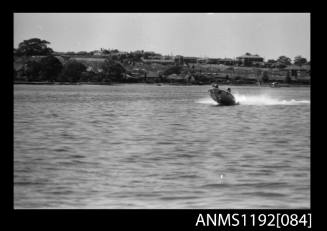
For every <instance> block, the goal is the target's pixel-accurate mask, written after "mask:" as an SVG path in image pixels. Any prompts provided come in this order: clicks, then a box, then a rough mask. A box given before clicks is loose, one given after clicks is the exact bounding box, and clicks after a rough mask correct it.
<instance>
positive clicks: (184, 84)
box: [13, 81, 311, 88]
mask: <svg viewBox="0 0 327 231" xmlns="http://www.w3.org/2000/svg"><path fill="white" fill-rule="evenodd" d="M13 84H14V85H20V84H25V85H113V86H114V85H123V84H135V85H139V84H143V85H156V86H162V85H172V86H202V85H211V83H205V84H204V83H201V84H196V83H163V82H160V83H122V82H112V83H102V82H76V83H71V82H27V81H14V83H13ZM219 85H232V86H257V87H271V85H270V83H265V84H261V85H258V84H249V83H244V84H242V83H228V84H224V83H220V84H219ZM279 87H311V84H297V83H289V84H280V86H279ZM279 87H276V88H279Z"/></svg>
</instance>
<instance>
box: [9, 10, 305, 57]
mask: <svg viewBox="0 0 327 231" xmlns="http://www.w3.org/2000/svg"><path fill="white" fill-rule="evenodd" d="M30 38H41V39H45V40H47V41H49V42H50V44H49V45H48V46H49V47H50V48H52V49H53V50H54V51H58V52H67V51H75V52H77V51H93V50H98V49H100V48H104V49H118V50H120V51H127V52H130V51H136V50H144V51H154V52H157V53H160V54H162V55H183V56H196V57H210V58H225V57H226V58H235V57H237V56H240V55H243V54H245V53H246V52H250V53H251V54H258V55H260V56H262V57H264V58H265V60H268V59H277V58H278V57H279V56H281V55H286V56H288V57H290V58H291V59H292V60H293V59H294V57H295V56H297V55H301V56H302V57H305V58H307V59H308V60H310V13H14V47H15V48H17V47H18V44H19V43H21V42H22V41H23V40H27V39H30Z"/></svg>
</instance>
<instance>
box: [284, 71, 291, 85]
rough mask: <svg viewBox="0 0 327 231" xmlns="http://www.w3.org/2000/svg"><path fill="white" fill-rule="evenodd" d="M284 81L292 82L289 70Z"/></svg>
mask: <svg viewBox="0 0 327 231" xmlns="http://www.w3.org/2000/svg"><path fill="white" fill-rule="evenodd" d="M285 82H286V83H291V82H292V79H291V76H290V72H289V71H288V72H287V74H286V77H285Z"/></svg>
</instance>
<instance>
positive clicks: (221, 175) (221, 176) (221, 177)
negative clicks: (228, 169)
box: [220, 174, 224, 184]
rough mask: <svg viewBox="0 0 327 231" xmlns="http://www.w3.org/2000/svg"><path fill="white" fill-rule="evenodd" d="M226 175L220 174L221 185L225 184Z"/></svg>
mask: <svg viewBox="0 0 327 231" xmlns="http://www.w3.org/2000/svg"><path fill="white" fill-rule="evenodd" d="M223 178H224V174H220V184H222V183H223Z"/></svg>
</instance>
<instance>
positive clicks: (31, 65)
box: [25, 60, 42, 81]
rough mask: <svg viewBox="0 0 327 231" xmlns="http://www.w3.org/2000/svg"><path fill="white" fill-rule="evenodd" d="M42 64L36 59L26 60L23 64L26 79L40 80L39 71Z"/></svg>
mask: <svg viewBox="0 0 327 231" xmlns="http://www.w3.org/2000/svg"><path fill="white" fill-rule="evenodd" d="M41 69H42V65H41V63H40V62H37V61H34V60H32V61H28V62H27V63H26V65H25V75H26V77H27V80H28V81H40V80H41V77H40V72H41Z"/></svg>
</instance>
